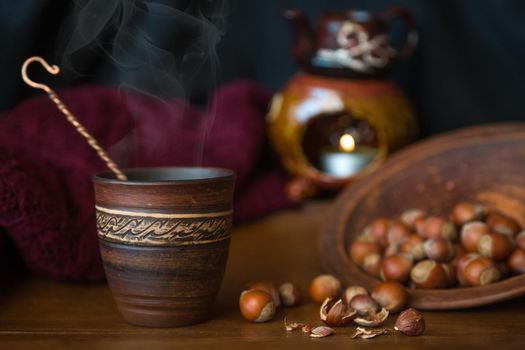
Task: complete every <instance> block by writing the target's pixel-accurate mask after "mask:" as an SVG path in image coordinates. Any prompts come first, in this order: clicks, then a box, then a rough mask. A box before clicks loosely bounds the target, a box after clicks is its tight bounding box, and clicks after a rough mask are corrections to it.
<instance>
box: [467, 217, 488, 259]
mask: <svg viewBox="0 0 525 350" xmlns="http://www.w3.org/2000/svg"><path fill="white" fill-rule="evenodd" d="M489 232H490V227H489V226H488V225H487V224H485V223H484V222H481V221H473V222H469V223H468V224H466V225H465V226H463V228H462V229H461V244H463V247H465V249H466V250H467V252H477V251H478V241H479V239H480V237H481V236H483V235H484V234H487V233H489Z"/></svg>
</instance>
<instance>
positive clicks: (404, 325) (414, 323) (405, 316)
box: [394, 308, 425, 336]
mask: <svg viewBox="0 0 525 350" xmlns="http://www.w3.org/2000/svg"><path fill="white" fill-rule="evenodd" d="M394 329H395V330H396V331H400V332H401V333H403V334H405V335H410V336H415V335H421V334H423V332H425V319H424V318H423V315H422V314H421V313H420V312H419V311H417V310H416V309H413V308H410V309H408V310H405V311H403V312H402V313H400V314H399V316H398V317H397V320H396V324H395V326H394Z"/></svg>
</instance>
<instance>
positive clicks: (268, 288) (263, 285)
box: [245, 281, 281, 308]
mask: <svg viewBox="0 0 525 350" xmlns="http://www.w3.org/2000/svg"><path fill="white" fill-rule="evenodd" d="M245 289H246V290H250V289H255V290H262V291H263V292H266V293H268V294H270V295H271V297H272V299H273V302H274V304H275V307H276V308H278V307H279V306H281V298H280V297H279V291H278V290H277V288H275V286H274V284H273V283H272V282H267V281H262V282H251V283H248V285H247V286H246V288H245Z"/></svg>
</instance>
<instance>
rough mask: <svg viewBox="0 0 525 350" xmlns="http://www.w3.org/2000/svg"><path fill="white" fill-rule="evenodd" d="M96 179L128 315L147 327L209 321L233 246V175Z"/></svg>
mask: <svg viewBox="0 0 525 350" xmlns="http://www.w3.org/2000/svg"><path fill="white" fill-rule="evenodd" d="M126 175H127V176H128V178H129V180H128V181H119V180H115V179H114V175H113V174H110V173H105V174H102V175H98V176H95V177H94V179H93V182H94V184H95V201H96V204H97V205H96V219H97V231H98V237H99V242H100V251H101V256H102V261H103V263H104V270H105V272H106V278H107V280H108V283H109V286H110V288H111V291H112V293H113V297H114V299H115V302H116V303H117V306H118V308H119V309H120V311H121V312H122V314H123V316H124V318H125V319H126V320H127V321H128V322H130V323H132V324H136V325H140V326H147V327H176V326H188V325H192V324H195V323H198V322H202V321H204V320H205V319H206V318H207V317H208V316H209V313H210V308H211V305H212V304H213V301H214V300H215V296H216V295H217V292H218V290H219V287H220V284H221V281H222V277H223V274H224V270H225V268H226V261H227V259H228V249H229V244H230V229H231V223H232V213H233V210H232V207H233V188H234V174H233V172H232V171H231V170H225V169H216V168H149V169H130V170H126Z"/></svg>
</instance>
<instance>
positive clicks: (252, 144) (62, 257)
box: [0, 81, 292, 281]
mask: <svg viewBox="0 0 525 350" xmlns="http://www.w3.org/2000/svg"><path fill="white" fill-rule="evenodd" d="M58 94H59V96H60V97H61V98H62V99H63V100H64V102H65V103H66V104H67V105H68V106H69V108H70V110H71V111H72V112H73V113H74V114H75V115H76V116H77V117H78V118H79V120H80V121H81V122H82V123H83V124H84V126H85V127H86V128H87V129H88V130H89V131H90V132H91V133H92V135H94V136H95V138H96V139H97V140H98V141H99V142H100V144H101V145H102V147H104V148H106V149H107V150H108V151H109V153H110V155H111V157H112V158H113V159H114V160H115V161H116V162H117V164H119V165H120V166H121V167H123V168H124V167H135V166H177V165H180V166H182V165H184V166H201V165H202V166H218V167H226V168H230V169H233V170H234V171H235V173H236V175H237V183H236V196H235V220H236V221H243V220H249V219H255V218H258V217H261V216H263V215H265V214H267V213H270V212H272V211H274V210H278V209H282V208H286V207H290V206H291V205H292V204H291V202H289V201H288V200H287V199H286V197H285V196H284V185H285V182H286V181H287V176H286V174H285V173H284V172H283V170H282V169H281V168H280V167H279V165H278V163H279V162H278V160H277V159H276V158H275V156H274V155H273V153H272V152H271V150H270V148H269V146H268V142H267V139H266V133H265V122H264V115H265V113H266V110H267V107H268V103H269V100H270V98H271V94H270V93H269V92H268V91H266V90H264V89H262V88H260V87H258V86H256V85H255V84H254V83H251V82H246V81H241V82H236V83H232V84H230V85H227V86H225V87H223V88H221V89H219V90H218V91H217V92H216V93H215V95H214V97H213V99H212V103H211V104H210V108H209V110H208V111H207V112H202V111H200V110H198V109H196V108H194V107H192V106H189V105H187V104H184V103H182V102H180V101H169V102H165V101H160V100H158V99H155V98H152V97H148V96H144V95H139V94H136V93H132V92H126V91H118V90H115V89H112V88H107V87H100V86H86V87H80V88H76V89H71V90H68V91H59V92H58ZM101 170H106V168H105V164H104V163H103V162H102V161H101V160H100V159H99V158H98V156H97V155H96V153H95V152H94V151H93V150H92V149H91V148H90V147H89V145H88V144H87V143H86V141H85V140H84V139H83V138H82V136H81V135H79V134H78V133H77V132H76V130H75V129H74V127H73V126H72V125H70V124H69V123H68V122H67V121H66V120H65V118H64V117H63V116H62V115H61V114H60V112H59V111H58V110H57V109H56V108H55V106H54V105H53V104H52V103H51V101H49V99H48V98H47V96H46V95H39V96H36V97H34V98H31V99H29V100H27V101H25V102H24V103H22V104H21V105H19V106H18V107H16V108H15V109H14V110H12V111H10V112H8V113H5V114H4V115H0V249H2V247H4V246H5V244H3V243H2V242H3V240H4V238H5V237H7V238H8V239H10V240H12V241H13V243H14V244H15V246H16V247H17V248H18V250H19V252H20V255H21V256H22V257H23V259H24V260H25V262H26V264H27V265H28V267H29V268H30V269H32V270H33V271H35V272H36V273H38V274H40V275H43V276H48V277H51V278H54V279H65V280H83V281H89V280H100V279H102V278H103V277H104V274H103V268H102V263H101V260H100V256H99V250H98V241H97V236H96V229H95V211H94V195H93V186H92V183H91V177H92V176H93V175H94V174H95V173H97V172H99V171H101ZM0 254H1V252H0Z"/></svg>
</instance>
